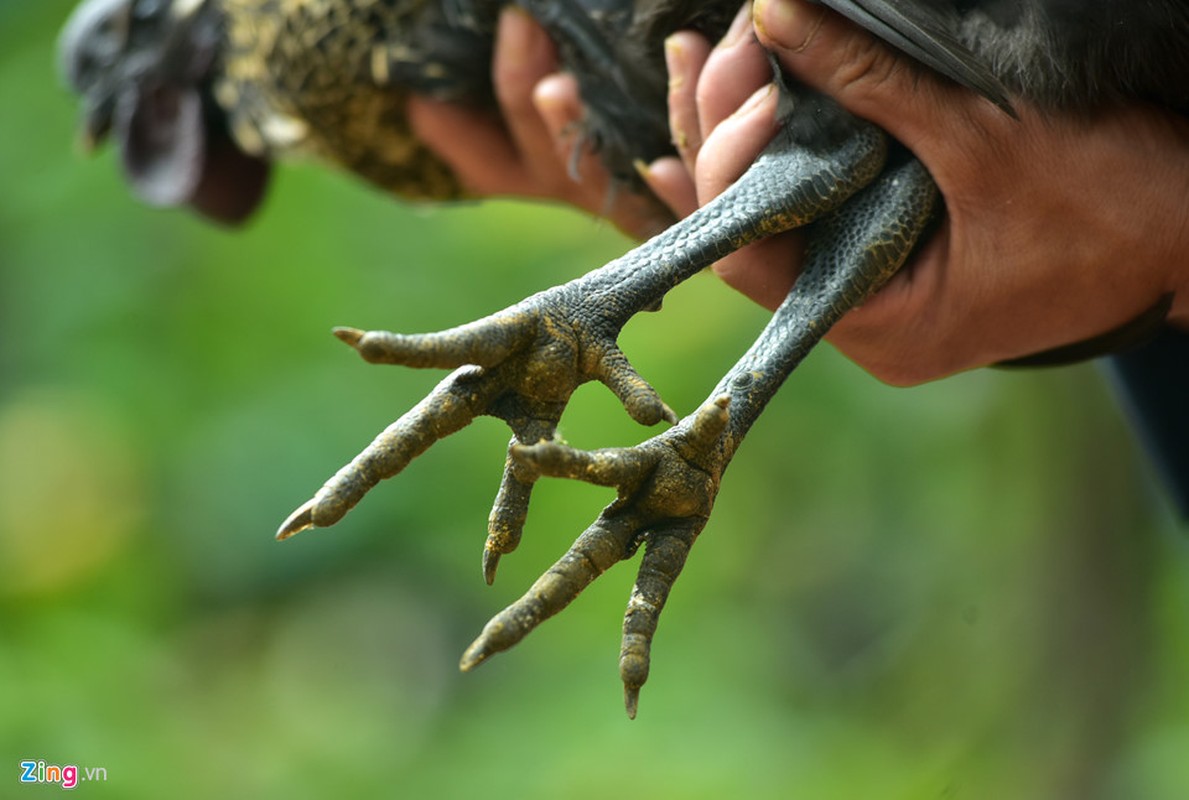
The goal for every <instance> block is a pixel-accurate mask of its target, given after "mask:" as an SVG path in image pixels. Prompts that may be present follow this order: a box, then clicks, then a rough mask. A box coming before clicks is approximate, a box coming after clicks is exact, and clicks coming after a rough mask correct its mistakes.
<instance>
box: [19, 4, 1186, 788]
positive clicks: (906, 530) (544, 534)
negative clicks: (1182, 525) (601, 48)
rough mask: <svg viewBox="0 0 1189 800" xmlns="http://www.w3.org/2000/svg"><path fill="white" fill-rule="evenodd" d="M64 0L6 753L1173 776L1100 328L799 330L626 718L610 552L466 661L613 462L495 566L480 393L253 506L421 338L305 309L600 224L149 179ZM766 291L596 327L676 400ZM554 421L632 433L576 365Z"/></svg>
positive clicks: (396, 388)
mask: <svg viewBox="0 0 1189 800" xmlns="http://www.w3.org/2000/svg"><path fill="white" fill-rule="evenodd" d="M70 5H71V3H69V2H64V0H49V1H47V2H37V3H32V2H15V1H14V0H0V100H2V101H3V106H2V107H3V109H4V111H3V121H2V122H0V175H2V176H3V180H4V183H5V190H4V191H3V192H2V193H0V631H2V633H0V637H2V638H0V720H2V722H0V776H3V775H5V774H7V777H0V787H3V788H0V796H4V797H10V796H11V797H24V796H35V795H39V794H52V793H56V792H58V791H60V789H58V788H56V787H49V786H40V787H31V786H23V785H21V784H19V783H18V782H17V778H18V776H19V773H20V770H19V768H18V763H19V762H20V761H21V760H24V759H34V760H37V759H41V760H45V761H46V762H47V763H50V764H59V765H71V764H76V765H79V766H80V767H82V768H87V767H91V768H94V767H102V768H104V769H105V770H106V771H107V776H108V778H107V780H106V782H94V781H92V782H83V783H82V784H80V786H79V788H78V790H77V791H79V792H80V793H81V794H84V795H87V796H95V797H116V798H141V797H145V798H148V797H183V798H190V797H193V798H207V797H231V798H237V797H244V798H247V797H253V798H271V797H286V798H307V797H308V798H321V797H330V796H334V797H344V796H346V797H354V796H375V797H442V798H454V797H463V796H480V795H482V796H488V797H495V798H505V797H507V798H544V797H549V798H553V797H567V798H600V800H601V799H603V798H607V797H617V796H626V797H631V796H649V797H658V798H669V797H674V798H720V797H726V796H733V797H781V798H1005V797H1011V798H1086V797H1117V798H1182V797H1185V796H1189V759H1186V758H1185V753H1187V752H1189V681H1186V680H1185V679H1184V675H1186V674H1187V673H1189V561H1187V558H1186V551H1185V548H1186V539H1185V538H1184V535H1183V532H1182V531H1180V530H1178V529H1177V527H1176V525H1175V524H1174V522H1173V521H1172V518H1171V515H1170V513H1169V511H1168V508H1167V506H1166V505H1165V504H1164V500H1163V499H1162V498H1160V497H1159V495H1158V493H1156V492H1155V491H1154V489H1153V488H1152V485H1151V477H1150V475H1149V473H1148V472H1147V471H1146V466H1145V465H1143V464H1142V462H1140V461H1139V460H1138V459H1137V456H1136V454H1135V453H1134V452H1133V446H1132V444H1131V443H1130V440H1129V438H1128V435H1127V433H1126V431H1125V428H1124V425H1123V423H1122V422H1121V420H1120V418H1119V416H1118V413H1117V411H1116V410H1115V409H1114V407H1113V405H1112V403H1111V401H1110V400H1109V398H1108V396H1107V393H1106V390H1105V387H1104V385H1103V382H1102V381H1101V380H1100V378H1099V376H1098V374H1097V373H1096V372H1095V370H1094V369H1092V368H1079V369H1070V370H1063V371H1054V372H1047V373H1005V372H994V371H981V372H977V373H972V374H967V375H963V376H960V377H957V378H953V379H950V380H947V381H943V382H941V383H937V384H933V385H929V386H924V387H920V388H916V389H911V390H903V389H891V388H888V387H885V386H882V385H880V384H878V383H877V382H876V381H874V380H873V379H871V378H869V377H867V376H866V375H865V374H864V373H862V372H861V371H859V370H858V369H857V368H855V367H854V366H852V365H850V364H849V363H848V362H846V361H845V360H844V359H842V358H841V357H839V356H838V355H837V354H836V353H834V352H833V351H830V350H829V349H827V348H823V349H822V350H821V351H819V352H818V353H816V354H814V355H813V356H812V357H811V358H810V359H809V361H808V362H807V363H806V364H805V365H804V367H803V368H802V369H801V370H800V371H799V372H798V373H797V374H796V375H795V376H794V377H793V378H792V379H791V381H790V382H789V384H788V386H787V387H786V389H785V390H784V391H783V392H782V394H781V396H780V397H779V398H778V399H777V401H776V402H775V403H774V404H773V408H772V409H771V410H770V411H769V413H768V414H766V415H765V417H764V418H763V419H762V420H761V422H760V423H759V424H758V426H757V428H756V429H755V431H754V432H753V435H752V437H751V439H750V440H749V442H748V444H747V445H746V446H744V448H743V449H742V451H741V452H740V455H739V457H738V458H737V459H736V461H735V463H734V465H733V466H732V468H731V470H730V472H729V473H728V474H727V478H726V481H725V482H724V488H723V492H722V494H721V495H720V499H719V502H718V507H717V509H716V513H715V516H714V518H713V520H712V521H711V524H710V526H709V527H708V528H707V530H706V532H705V534H704V535H703V536H702V538H701V540H700V541H699V543H698V546H697V548H696V549H695V551H694V553H693V555H692V557H691V559H690V563H689V565H688V567H687V569H686V571H685V574H684V575H683V576H682V579H681V581H680V582H679V584H678V586H677V589H676V591H675V592H674V594H673V596H672V599H671V602H670V604H669V607H668V610H667V612H666V615H665V619H664V621H663V622H662V625H661V629H660V631H659V634H658V637H657V640H656V647H655V650H654V656H655V658H654V667H653V673H652V680H651V681H650V683H649V684H648V685H647V686H646V687H645V689H644V692H643V694H642V699H641V712H640V717H639V719H637V720H636V721H634V722H629V721H628V720H627V719H626V717H625V716H624V713H623V709H622V704H621V689H620V686H619V682H618V677H617V671H616V662H617V655H618V646H619V628H620V623H621V618H622V613H623V606H624V603H625V601H626V598H627V595H628V591H629V588H630V586H631V582H632V578H633V574H634V566H633V565H624V566H621V567H620V568H618V569H616V570H613V571H612V572H611V573H609V574H607V575H605V576H604V577H603V578H602V579H600V580H599V581H598V582H597V583H596V584H595V585H594V586H592V587H591V588H590V589H589V590H588V592H587V593H586V594H585V595H584V596H583V597H581V598H580V599H579V600H578V601H577V602H575V603H574V605H573V606H572V607H571V608H570V609H568V610H567V611H566V612H565V613H564V614H563V615H562V616H560V617H558V618H556V619H555V620H552V621H550V622H549V623H547V624H546V625H545V626H544V627H543V628H542V629H541V630H539V631H538V632H536V633H535V634H534V635H533V636H531V637H530V638H529V639H528V640H526V641H525V642H524V643H523V644H522V645H521V646H519V647H518V648H517V649H515V650H514V651H512V652H510V653H508V654H505V655H501V656H500V657H498V658H496V659H494V660H493V661H492V662H491V663H490V664H488V665H485V666H484V667H483V668H482V669H480V670H478V671H477V672H476V673H474V674H472V675H460V674H459V673H458V671H457V668H456V664H457V658H458V656H459V655H460V654H461V652H462V650H463V648H464V647H465V646H466V645H467V643H468V642H469V641H470V640H471V639H472V638H473V637H474V636H475V635H476V634H477V633H478V631H479V630H480V628H481V627H482V625H483V623H484V622H485V621H486V620H487V618H488V617H489V616H491V615H492V614H494V613H495V612H496V611H498V610H499V609H501V608H502V607H503V606H504V605H506V604H507V603H509V602H510V601H512V600H513V599H515V598H516V597H518V596H519V594H520V593H521V592H522V591H523V590H524V588H525V587H527V585H528V584H529V583H530V582H531V581H532V580H533V579H534V578H535V577H536V576H537V575H538V574H539V573H540V572H541V571H543V570H544V569H545V568H546V567H547V566H548V565H549V564H550V563H552V561H553V560H554V559H555V558H556V557H557V556H558V555H560V554H561V553H562V552H563V551H564V549H565V548H566V547H567V546H568V545H569V543H570V541H571V540H572V539H573V538H574V537H575V536H576V535H577V534H578V533H579V532H580V531H581V530H582V529H583V528H584V527H585V525H586V524H587V522H589V521H590V519H592V518H593V516H594V515H595V514H596V513H597V511H598V509H599V508H600V507H601V506H602V505H603V504H605V503H606V502H608V501H609V500H610V495H609V493H608V492H607V491H605V490H599V489H593V488H590V487H586V486H580V485H568V484H562V483H560V482H550V483H547V484H543V485H542V486H541V487H540V488H539V489H538V495H537V497H536V502H535V508H534V510H533V514H532V516H531V519H530V523H529V527H528V530H527V532H526V536H525V542H524V544H523V546H522V547H521V549H520V550H519V551H518V552H517V553H516V554H515V555H514V556H510V557H507V558H505V559H504V562H503V565H502V567H501V574H500V577H499V580H498V581H497V583H496V585H495V586H494V587H493V588H488V587H487V586H485V585H484V584H483V581H482V578H481V575H480V570H479V557H480V553H481V549H482V545H483V540H484V535H485V521H486V517H487V512H488V510H489V507H490V501H491V497H492V495H493V493H494V489H495V486H496V483H497V481H498V476H499V473H500V469H501V465H502V460H503V450H504V445H505V443H506V437H507V434H506V432H505V431H504V430H503V429H501V428H500V426H499V425H497V424H495V423H494V422H492V421H490V420H481V421H480V422H478V423H476V424H475V425H474V426H472V427H471V428H470V429H468V430H466V431H464V432H463V433H461V434H459V435H458V436H455V437H453V438H452V439H450V440H448V441H446V442H444V443H442V444H441V445H439V446H438V447H435V448H434V449H433V450H432V451H431V452H430V453H428V454H427V455H426V456H424V457H423V458H421V459H420V460H418V461H417V462H415V463H414V464H413V466H412V467H411V468H410V469H409V470H408V471H407V473H405V474H403V475H401V476H400V477H399V478H398V479H396V480H393V481H391V482H389V483H387V484H385V485H383V486H382V487H380V488H379V489H378V490H377V491H375V492H374V493H373V494H372V495H370V496H369V497H368V498H367V499H366V500H365V501H364V502H363V503H362V504H361V505H360V506H359V507H358V508H357V509H356V510H355V511H354V512H353V513H352V514H351V515H350V516H349V517H348V518H347V519H346V520H345V521H343V522H342V523H341V524H339V525H338V526H337V527H335V528H332V529H330V530H326V531H320V532H313V533H307V534H304V535H302V536H299V537H297V538H296V539H294V540H292V541H290V542H286V543H284V544H278V543H276V542H274V541H273V539H272V533H273V531H274V530H275V528H276V526H277V525H278V524H279V522H280V521H281V520H282V519H283V518H284V517H285V515H286V514H287V513H288V512H289V511H290V510H292V508H294V507H295V506H296V505H297V504H299V503H300V502H302V501H303V500H305V499H306V498H307V497H309V496H310V495H311V493H312V492H313V491H314V490H315V489H317V487H318V486H319V485H320V484H321V483H322V481H323V480H324V479H325V478H327V477H328V476H329V475H330V474H331V473H332V472H333V471H334V470H336V469H337V468H338V467H339V466H340V465H341V464H342V463H344V462H345V461H346V460H347V459H349V458H350V457H351V456H352V455H354V453H355V452H356V451H357V450H358V449H359V448H361V447H362V446H363V445H364V444H366V443H367V442H368V441H370V440H371V437H372V436H373V435H374V434H375V433H376V432H378V431H379V430H380V429H381V428H383V427H384V426H385V425H387V424H388V423H389V422H390V421H391V420H392V419H394V418H395V417H396V416H398V415H399V414H400V413H402V412H403V411H404V410H406V409H407V408H408V407H409V406H411V405H412V404H413V403H415V402H416V401H417V400H418V399H419V398H420V396H421V395H422V394H424V393H425V392H426V391H427V390H428V389H429V388H430V387H431V386H432V385H433V384H434V383H436V381H437V380H438V379H439V378H440V375H439V374H436V373H435V374H431V373H418V372H412V371H407V370H399V369H393V368H382V367H371V366H368V365H366V364H364V363H363V362H362V361H361V360H360V359H358V358H357V357H355V356H354V355H353V354H352V353H351V352H350V351H349V350H347V349H346V348H344V347H343V346H342V345H340V344H339V343H338V342H336V341H335V340H334V339H333V337H331V336H330V335H329V329H330V328H331V326H333V325H338V324H348V325H354V326H359V327H382V328H390V329H396V330H402V331H419V330H433V329H438V328H442V327H447V326H450V325H454V324H457V323H459V322H463V321H466V320H469V319H471V318H473V317H476V316H479V315H482V314H485V313H489V312H491V311H494V310H496V309H498V308H501V307H503V306H505V305H508V304H510V303H512V302H515V301H516V300H518V299H520V298H521V297H523V296H524V295H526V294H528V293H531V292H534V291H537V290H540V289H542V288H544V287H546V286H549V285H552V284H554V283H558V282H560V281H563V280H566V279H569V278H571V277H573V276H575V275H578V274H580V273H582V272H584V271H586V270H588V269H590V268H592V267H594V266H597V265H599V264H601V263H603V262H604V261H606V260H608V259H610V258H611V257H614V256H616V255H618V254H620V253H621V252H622V251H623V250H624V249H625V248H626V246H627V243H626V242H625V240H623V239H622V238H621V237H619V236H618V235H617V234H615V233H614V232H613V231H612V230H610V229H609V228H608V227H606V226H605V225H600V224H598V223H596V222H593V221H591V220H589V219H587V218H585V217H582V216H579V215H576V214H573V213H569V212H566V211H562V210H552V209H544V208H540V207H531V206H523V205H517V204H513V203H507V202H500V203H491V204H488V205H484V206H482V207H478V206H469V207H462V208H451V209H435V210H426V209H416V208H410V207H407V206H402V205H399V204H396V203H393V202H392V201H390V200H388V199H386V198H384V197H381V196H379V195H377V194H375V193H373V192H372V191H370V190H368V189H365V188H363V187H362V186H360V185H359V184H356V183H354V182H353V181H351V180H349V179H347V178H345V177H343V176H340V175H336V174H332V173H330V172H327V171H325V170H322V169H320V168H317V167H314V166H303V165H297V166H289V167H285V168H283V169H281V170H280V171H279V174H278V175H277V178H276V180H275V182H274V186H273V192H272V194H271V198H270V200H269V202H268V203H267V205H266V207H265V209H264V212H263V213H262V214H260V216H259V217H258V218H257V219H256V220H254V222H253V223H252V224H251V225H250V226H249V227H248V228H247V229H246V230H243V231H238V232H231V233H229V232H225V231H221V230H218V229H215V228H213V227H210V226H208V225H205V224H203V223H202V222H200V221H198V220H197V219H194V218H192V217H191V216H189V215H187V214H185V213H182V212H176V213H168V212H159V211H152V210H149V209H146V208H144V207H143V206H141V205H139V204H138V203H137V202H136V201H135V200H134V199H133V198H132V197H131V196H130V194H129V192H128V191H127V189H126V188H125V187H124V185H123V184H122V183H121V179H120V177H119V175H118V168H117V165H116V163H115V161H114V159H113V155H112V153H111V152H110V151H107V152H105V153H104V154H103V155H102V156H100V157H99V158H96V159H93V160H86V159H84V158H82V157H81V156H80V155H79V153H78V152H77V149H76V148H73V147H72V143H73V138H72V137H73V128H74V121H75V110H74V106H73V102H72V99H71V98H70V97H68V96H67V94H66V93H65V91H64V90H62V89H61V88H60V86H59V85H58V82H57V79H56V75H55V72H54V69H53V41H54V37H55V34H56V30H57V28H58V26H59V25H60V24H61V22H62V20H63V19H64V18H65V16H66V14H67V13H68V11H69V7H70ZM764 319H765V315H764V313H763V312H761V311H760V310H758V309H756V308H754V307H752V306H750V305H749V304H748V303H746V302H745V301H743V300H742V299H740V298H739V297H738V296H736V295H734V294H733V293H732V292H730V291H728V290H727V289H725V288H724V287H722V286H721V285H719V284H718V283H717V282H716V280H715V279H713V278H710V277H706V276H703V277H699V278H697V279H695V280H692V281H690V282H689V284H688V285H686V286H683V287H681V288H680V289H678V290H677V291H676V292H674V293H673V295H672V297H671V298H670V300H669V301H668V302H667V304H666V307H665V309H664V311H663V312H661V313H660V314H653V315H646V316H645V317H643V318H641V319H639V320H637V321H635V322H633V323H632V324H631V326H630V327H629V328H628V330H627V331H626V332H625V334H624V336H623V339H622V341H623V344H624V345H625V349H626V350H627V352H629V353H630V354H631V355H632V357H633V359H634V361H635V363H636V364H637V365H638V366H639V367H640V368H641V371H642V372H643V373H644V374H645V375H647V376H649V377H650V378H651V379H653V381H654V382H655V384H656V385H657V386H658V388H660V390H661V391H662V393H663V394H664V396H665V397H666V398H667V399H668V401H669V402H670V403H671V404H673V405H674V406H675V407H676V408H677V409H678V410H679V411H681V412H682V413H686V412H688V411H690V410H692V409H693V408H694V407H695V406H696V405H697V404H698V403H699V402H700V401H701V400H702V399H703V397H704V396H705V394H706V393H707V392H708V391H709V390H710V388H711V387H712V386H713V385H714V383H715V381H716V379H717V378H718V376H720V375H721V374H722V372H723V371H724V370H725V369H726V368H727V367H728V366H729V365H730V364H731V363H732V361H733V360H734V358H735V356H736V355H737V354H738V353H740V352H741V351H742V349H743V348H744V347H745V346H746V345H747V344H748V342H749V340H750V339H751V338H752V337H754V335H755V334H756V333H757V332H758V330H759V329H760V327H761V326H762V325H763V322H764ZM563 432H564V434H565V435H566V436H567V438H568V439H569V440H570V441H571V442H573V443H575V444H577V445H578V446H603V445H612V444H631V443H634V442H636V441H639V440H641V439H643V438H644V437H645V436H646V433H645V432H644V431H642V430H639V429H638V428H636V427H635V426H634V425H633V424H632V423H630V422H629V421H628V420H627V419H626V416H625V415H624V414H623V413H622V411H621V410H620V409H618V408H617V407H616V406H615V404H614V402H613V401H612V400H611V398H610V397H609V396H608V395H607V393H606V392H604V391H602V390H600V389H598V388H591V387H587V389H586V390H584V391H582V392H580V393H579V395H578V396H577V398H576V402H575V404H574V406H573V407H572V408H571V410H570V412H568V414H567V417H566V419H565V420H564V429H563Z"/></svg>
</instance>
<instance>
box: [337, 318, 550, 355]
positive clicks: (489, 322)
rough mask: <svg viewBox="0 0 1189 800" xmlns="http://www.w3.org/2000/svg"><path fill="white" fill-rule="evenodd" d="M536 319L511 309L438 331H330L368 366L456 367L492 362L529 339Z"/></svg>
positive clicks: (512, 351)
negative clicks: (357, 353)
mask: <svg viewBox="0 0 1189 800" xmlns="http://www.w3.org/2000/svg"><path fill="white" fill-rule="evenodd" d="M534 322H535V320H534V319H533V317H532V316H531V315H530V314H528V313H527V312H522V311H518V310H517V309H516V307H515V306H513V307H512V308H511V309H507V310H505V311H502V312H500V313H499V314H493V315H492V316H490V317H485V318H483V319H479V320H475V321H474V322H468V323H467V324H466V325H459V326H457V327H454V328H450V329H448V330H444V331H438V332H436V333H415V334H401V333H390V332H388V331H361V330H358V329H356V328H335V329H334V335H335V336H337V337H338V338H339V339H341V340H342V341H344V342H346V343H347V344H349V345H350V346H351V347H353V348H355V349H356V350H357V351H358V352H359V354H360V355H361V356H363V359H364V360H365V361H367V362H369V363H371V364H399V365H402V366H406V367H418V368H438V369H455V368H457V367H461V366H463V365H465V364H478V365H479V366H482V367H490V366H494V365H496V364H498V363H500V362H501V361H503V360H504V359H506V358H507V357H508V356H510V355H512V354H513V353H515V352H516V351H517V350H519V349H521V348H523V347H524V345H525V344H526V343H527V342H528V341H530V340H531V339H532V336H533V332H534V328H535V325H534Z"/></svg>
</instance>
